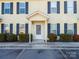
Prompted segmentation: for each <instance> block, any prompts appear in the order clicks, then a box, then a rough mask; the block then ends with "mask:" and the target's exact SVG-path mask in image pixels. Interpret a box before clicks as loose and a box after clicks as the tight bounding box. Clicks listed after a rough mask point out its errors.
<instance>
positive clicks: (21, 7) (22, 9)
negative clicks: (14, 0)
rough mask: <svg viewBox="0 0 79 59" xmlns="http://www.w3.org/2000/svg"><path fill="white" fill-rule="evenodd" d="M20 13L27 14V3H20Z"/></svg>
mask: <svg viewBox="0 0 79 59" xmlns="http://www.w3.org/2000/svg"><path fill="white" fill-rule="evenodd" d="M19 13H20V14H23V13H26V4H25V3H19Z"/></svg>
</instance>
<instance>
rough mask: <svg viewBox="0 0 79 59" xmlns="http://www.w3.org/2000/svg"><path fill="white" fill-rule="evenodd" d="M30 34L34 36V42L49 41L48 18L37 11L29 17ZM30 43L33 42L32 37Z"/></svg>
mask: <svg viewBox="0 0 79 59" xmlns="http://www.w3.org/2000/svg"><path fill="white" fill-rule="evenodd" d="M28 20H29V34H32V35H33V41H36V42H40V41H41V42H44V41H47V39H48V38H47V34H48V33H47V31H48V30H47V28H48V27H47V24H48V17H47V16H46V15H44V14H43V13H41V12H39V11H36V12H34V13H33V14H31V15H29V17H28ZM29 42H31V37H30V36H29Z"/></svg>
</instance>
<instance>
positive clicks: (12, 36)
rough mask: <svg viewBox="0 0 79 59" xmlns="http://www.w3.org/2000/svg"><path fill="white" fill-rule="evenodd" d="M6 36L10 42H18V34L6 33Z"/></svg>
mask: <svg viewBox="0 0 79 59" xmlns="http://www.w3.org/2000/svg"><path fill="white" fill-rule="evenodd" d="M6 38H7V41H8V42H16V41H17V35H15V34H9V35H6Z"/></svg>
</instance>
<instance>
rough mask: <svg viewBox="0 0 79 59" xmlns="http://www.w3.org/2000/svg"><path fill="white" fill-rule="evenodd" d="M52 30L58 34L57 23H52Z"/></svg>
mask: <svg viewBox="0 0 79 59" xmlns="http://www.w3.org/2000/svg"><path fill="white" fill-rule="evenodd" d="M50 32H51V33H54V34H57V24H51V29H50Z"/></svg>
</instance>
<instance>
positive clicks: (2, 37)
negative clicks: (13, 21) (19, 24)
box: [0, 33, 6, 42]
mask: <svg viewBox="0 0 79 59" xmlns="http://www.w3.org/2000/svg"><path fill="white" fill-rule="evenodd" d="M0 42H6V36H5V34H3V33H1V34H0Z"/></svg>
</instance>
